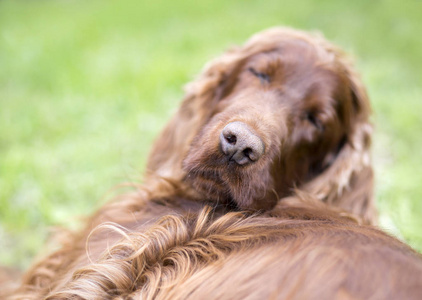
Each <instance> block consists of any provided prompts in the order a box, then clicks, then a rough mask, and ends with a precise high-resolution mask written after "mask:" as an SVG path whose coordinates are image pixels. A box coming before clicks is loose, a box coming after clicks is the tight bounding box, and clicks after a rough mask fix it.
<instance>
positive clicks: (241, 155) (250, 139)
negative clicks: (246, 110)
mask: <svg viewBox="0 0 422 300" xmlns="http://www.w3.org/2000/svg"><path fill="white" fill-rule="evenodd" d="M220 145H221V150H222V151H223V153H224V154H225V155H226V156H227V157H229V159H230V160H233V161H235V162H236V163H237V164H239V165H246V164H249V163H253V162H256V161H257V160H259V159H260V158H261V156H262V155H263V154H264V143H263V142H262V140H261V139H260V138H259V137H258V136H257V135H256V134H254V133H253V132H252V131H251V130H250V129H249V127H248V126H247V125H246V124H245V123H243V122H231V123H229V124H227V125H226V126H225V127H224V128H223V130H222V132H221V134H220Z"/></svg>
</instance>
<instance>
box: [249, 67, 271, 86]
mask: <svg viewBox="0 0 422 300" xmlns="http://www.w3.org/2000/svg"><path fill="white" fill-rule="evenodd" d="M248 71H249V72H251V73H252V74H253V75H255V76H256V77H258V78H259V79H260V80H261V83H270V81H271V78H270V76H268V75H267V74H265V73H261V72H258V71H257V70H255V69H254V68H252V67H251V68H248Z"/></svg>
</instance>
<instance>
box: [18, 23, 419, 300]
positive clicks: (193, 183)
mask: <svg viewBox="0 0 422 300" xmlns="http://www.w3.org/2000/svg"><path fill="white" fill-rule="evenodd" d="M369 114H370V104H369V100H368V98H367V95H366V92H365V89H364V87H363V85H362V83H361V81H360V79H359V76H358V75H357V74H356V72H355V71H354V69H353V67H352V65H351V63H350V61H349V59H348V58H347V57H346V56H345V55H344V54H343V53H342V51H341V50H339V49H337V48H336V47H334V46H333V45H331V44H330V43H328V42H327V41H326V40H325V39H323V38H322V37H321V36H320V35H311V34H308V33H304V32H301V31H297V30H292V29H287V28H273V29H270V30H267V31H264V32H261V33H259V34H257V35H255V36H253V37H252V38H251V39H250V40H249V41H248V42H247V43H246V44H245V45H244V46H241V47H237V48H233V49H231V50H229V51H228V52H226V53H225V54H223V55H222V56H221V57H219V58H217V59H215V60H214V61H212V62H210V63H209V64H208V65H207V66H206V67H205V69H204V71H203V72H202V74H200V75H199V76H198V78H197V79H196V80H194V81H193V82H192V83H190V84H188V85H187V87H186V96H185V98H184V101H183V103H182V105H181V107H180V109H179V110H178V112H177V113H176V115H175V116H174V117H173V118H172V120H171V121H170V122H169V124H168V125H167V126H166V128H165V129H164V131H163V133H162V134H161V136H160V137H159V138H158V140H157V141H156V142H155V144H154V146H153V149H152V151H151V154H150V157H149V160H148V165H147V174H146V178H145V182H144V186H143V187H136V192H135V193H133V194H132V195H126V196H124V197H121V198H120V199H117V200H116V201H114V202H112V203H110V204H108V205H106V206H104V207H103V208H101V209H100V210H99V211H98V212H97V213H96V214H95V215H94V216H92V217H91V218H90V220H89V222H88V223H87V226H86V227H85V229H84V230H82V231H79V232H73V233H69V234H68V235H67V236H66V237H65V238H63V240H62V242H61V246H60V248H59V249H58V250H56V251H54V252H53V253H51V254H49V256H47V257H46V258H43V259H42V260H40V261H39V262H38V263H36V264H35V265H34V266H33V267H32V268H31V269H30V270H29V271H28V272H27V273H26V274H25V276H24V278H23V281H22V285H21V287H20V288H19V290H18V291H17V292H16V293H15V298H17V299H39V298H42V297H47V298H48V299H61V298H66V297H69V298H73V297H75V298H78V297H80V298H86V299H96V298H104V299H109V298H110V299H111V298H114V299H127V298H129V299H131V297H132V296H133V298H134V299H136V298H143V297H146V298H153V297H154V298H155V297H157V298H163V299H164V298H166V299H177V298H180V299H183V298H186V297H188V296H192V297H193V298H195V297H196V296H198V297H199V298H202V296H204V295H207V294H206V293H205V292H210V293H211V292H212V293H214V292H215V293H217V286H216V285H215V284H216V283H215V282H221V284H222V289H221V290H220V292H219V293H221V295H226V296H225V298H230V297H229V295H231V294H230V293H231V292H230V288H231V286H230V285H233V284H237V283H239V284H241V285H245V284H249V283H251V288H252V287H255V289H254V290H256V293H255V292H253V290H252V289H251V290H247V289H245V290H244V291H242V292H245V293H251V294H250V295H251V297H252V298H254V297H253V295H258V294H260V295H264V294H263V293H270V294H268V296H269V297H270V296H271V295H279V296H280V297H279V298H286V297H287V298H289V295H293V296H297V297H299V296H300V295H311V294H312V293H313V292H314V289H316V288H317V287H316V284H317V283H322V282H324V281H322V278H325V277H324V276H330V274H334V273H331V272H340V273H338V274H343V275H342V276H344V278H346V279H347V280H349V279H350V280H351V277H353V276H351V275H348V273H347V272H348V271H347V270H349V269H347V268H349V267H351V265H350V259H349V258H346V257H349V256H350V255H351V256H353V255H354V254H353V249H351V248H350V247H346V246H342V245H341V243H343V242H346V240H347V237H348V236H351V238H352V240H356V241H357V242H359V243H362V241H366V240H370V239H373V240H375V241H376V242H374V245H373V246H370V247H372V248H371V249H373V250H375V249H376V246H377V245H383V247H384V246H385V248H386V249H389V250H388V251H390V252H392V253H393V255H397V257H398V258H397V259H398V260H400V259H402V257H404V258H403V260H404V261H405V262H406V263H405V264H407V261H411V260H412V259H414V257H417V255H416V254H415V253H414V252H412V251H411V250H410V249H409V248H407V247H406V246H405V245H402V244H401V243H400V242H398V241H396V240H394V239H393V238H390V237H388V236H386V235H385V234H383V233H381V232H379V231H377V230H375V229H371V228H370V227H364V226H363V227H360V226H358V225H356V224H354V223H353V222H352V221H350V220H349V221H347V220H346V219H354V220H359V222H360V223H362V224H374V223H375V222H376V211H375V208H374V203H373V199H372V176H373V175H372V168H371V161H370V154H369V147H370V141H371V131H372V127H371V125H370V123H369ZM227 132H228V133H229V134H227ZM236 139H237V144H236ZM233 145H237V146H236V147H238V145H242V147H243V145H246V148H244V147H243V148H234V149H235V150H230V149H233V147H232V146H233ZM230 147H232V148H230ZM227 149H229V150H227ZM239 149H240V150H239ZM231 151H232V152H231ZM233 151H234V152H233ZM239 155H240V156H239ZM298 195H300V197H299V196H298ZM302 198H311V199H313V200H312V201H311V202H312V203H313V204H312V209H308V208H306V207H304V208H303V212H301V210H300V209H297V208H294V207H291V208H288V207H286V208H283V209H280V207H284V206H285V205H287V203H290V202H292V201H293V202H295V200H292V199H302ZM289 199H290V200H289ZM315 205H316V206H318V205H321V207H320V206H318V207H319V209H318V210H315V208H314V206H315ZM204 207H212V212H213V213H212V214H210V213H209V212H208V210H207V209H205V210H204ZM233 211H243V213H241V212H233ZM245 214H253V216H252V217H244V215H245ZM340 214H341V215H342V216H345V217H341V216H340ZM351 216H355V217H351ZM308 218H310V219H308ZM345 220H346V221H345ZM94 228H97V229H95V230H93V229H94ZM106 228H112V229H113V230H108V231H107V230H101V229H106ZM337 236H338V237H337ZM331 237H333V240H332V244H331V242H329V241H330V240H331ZM325 242H327V243H328V244H327V245H332V246H330V247H333V248H332V249H336V250H335V251H333V252H332V253H331V254H330V255H329V256H328V257H327V258H324V259H322V260H321V261H320V262H318V257H322V256H323V254H324V253H326V252H329V251H328V250H327V249H329V247H328V246H324V245H325V244H324V243H325ZM347 243H349V242H347ZM284 244H285V245H286V247H284V246H283V247H282V245H284ZM349 245H350V244H349ZM314 247H316V249H317V250H316V252H314V251H310V250H311V249H313V248H314ZM327 247H328V248H327ZM277 249H279V250H277ZM397 249H401V250H397ZM276 250H277V251H276ZM296 250H297V252H296ZM356 251H357V252H356V253H360V252H359V251H362V253H365V255H366V254H367V253H366V252H365V251H366V250H365V251H364V250H356ZM380 251H381V250H380ZM386 251H387V250H386ZM258 253H262V254H260V255H258ZM295 253H296V254H295ZM306 253H314V254H309V255H310V256H309V257H307V256H306ZM312 255H315V257H314V258H312V257H311V256H312ZM368 255H369V254H368ZM368 257H369V256H368ZM255 258H257V262H260V263H262V265H260V263H256V264H255V263H253V262H252V261H251V260H253V259H255ZM342 259H344V260H345V261H344V263H343V265H342V268H340V269H339V270H338V271H336V270H335V268H334V264H336V263H341V261H342ZM368 259H370V258H368ZM272 260H273V261H274V262H275V264H276V265H278V266H280V269H279V270H278V271H277V272H279V273H277V272H276V274H277V275H276V276H275V277H274V278H273V279H271V280H269V281H268V289H265V286H267V277H268V278H269V277H271V276H270V273H269V270H273V269H274V266H271V267H270V265H271V264H270V262H271V261H272ZM302 260H304V262H303V264H302V263H301V261H302ZM323 262H324V264H323ZM365 262H366V260H362V262H360V263H362V264H365ZM313 263H315V266H312V264H313ZM301 264H302V265H301ZM227 266H232V267H233V269H230V268H229V267H227ZM265 266H267V267H269V269H268V270H267V269H266V267H265ZM281 266H285V267H281ZM317 266H319V267H320V268H319V267H317ZM374 266H375V265H374ZM243 268H245V269H243ZM246 268H250V269H246ZM380 268H381V266H380ZM385 268H386V267H385ZM397 268H398V269H397V270H399V269H400V268H401V267H400V266H399V265H398V266H397ZM415 268H416V267H415ZM301 269H303V270H306V269H309V270H310V271H311V274H312V272H316V273H315V274H318V276H322V277H321V279H318V280H316V281H315V284H314V283H312V282H311V281H310V280H309V278H308V277H307V276H305V275H306V273H304V272H302V271H301ZM317 269H321V271H318V272H319V273H318V272H317ZM236 270H237V271H236ZM245 270H249V271H248V272H252V273H251V274H256V276H255V275H253V276H252V275H251V276H250V277H248V276H247V275H246V273H248V272H246V271H245ZM294 270H296V271H295V273H293V274H295V275H294V276H293V277H294V278H290V279H287V277H290V276H287V274H289V272H293V271H294ZM350 270H352V269H350ZM371 270H372V271H371V272H377V271H376V270H375V269H371ZM383 270H384V269H383ZM397 270H395V269H394V270H392V271H391V272H392V273H391V274H393V275H394V274H396V272H401V271H400V270H401V269H400V270H399V271H397ZM415 270H416V269H415ZM237 272H241V273H242V274H240V273H239V274H238V273H237ZM245 272H246V273H245ZM353 272H355V271H353ZM356 272H357V273H359V272H358V271H356ZM357 273H356V274H357ZM335 274H337V273H335ZM380 274H383V273H380ZM231 275H233V276H231ZM240 275H241V276H240ZM393 275H392V276H393ZM207 276H209V278H213V279H212V282H210V283H209V284H208V283H207V284H205V282H204V281H203V280H204V279H205V278H206V277H207ZM227 276H228V277H227ZM238 276H240V277H238ZM356 276H357V275H356ZM383 276H384V275H383ZM386 276H387V275H386ZM394 276H395V275H394ZM230 277H232V278H230ZM216 278H222V279H223V278H224V281H221V280H217V279H216ZM283 278H284V279H286V280H287V281H285V282H286V283H288V284H283V285H282V286H281V285H278V284H279V283H280V282H284V279H283ZM394 278H395V277H394ZM394 278H393V279H394ZM346 279H345V280H346ZM393 279H392V280H393ZM201 280H202V282H201ZM394 280H395V279H394ZM237 281H239V282H237ZM248 282H249V283H248ZM336 282H337V281H336ZM400 282H401V281H400ZM252 283H253V284H252ZM361 283H362V284H364V282H361ZM204 284H205V285H206V286H203V285H204ZM304 284H306V286H303V285H304ZM400 284H401V283H400ZM201 286H202V287H201ZM213 287H215V289H214V288H213ZM338 287H339V285H338V284H337V285H336V283H333V289H332V290H327V293H334V294H332V295H338V294H335V293H351V295H354V293H355V292H356V293H358V292H357V291H359V293H360V292H361V289H360V288H356V287H354V286H352V287H350V289H349V288H345V289H344V290H343V288H342V289H340V290H339V289H338ZM367 288H368V289H369V290H370V287H367ZM263 289H265V291H263ZM355 289H357V290H356V291H355ZM185 290H186V293H188V292H187V291H191V292H189V293H188V294H186V293H185V292H184V291H185ZM302 292H303V293H305V294H301V293H302ZM198 293H199V294H198ZM201 293H202V294H201ZM224 293H227V294H224ZM272 293H274V294H272ZM359 293H358V294H357V295H361V294H359ZM70 295H74V296H70ZM129 295H132V296H129ZM201 295H202V296H201ZM209 295H212V294H209ZM216 295H217V294H216ZM245 295H246V294H245ZM265 295H267V294H265ZM283 295H284V296H283ZM321 295H323V294H321ZM327 295H328V294H327ZM330 295H331V294H330ZM362 295H364V294H362ZM365 295H366V294H365ZM194 296H195V297H194ZM198 297H196V299H199V298H198ZM213 298H214V297H213ZM215 298H219V297H215ZM223 298H224V297H223ZM240 298H242V297H240Z"/></svg>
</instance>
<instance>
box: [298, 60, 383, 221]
mask: <svg viewBox="0 0 422 300" xmlns="http://www.w3.org/2000/svg"><path fill="white" fill-rule="evenodd" d="M337 56H338V57H337V59H338V61H339V62H340V64H341V65H342V66H343V69H344V73H345V77H346V78H347V81H348V88H349V89H350V93H351V100H352V105H351V107H350V108H351V112H350V116H349V117H350V125H349V126H350V127H351V128H350V133H349V135H348V136H347V139H346V142H345V143H344V145H343V146H342V148H341V149H340V151H339V153H338V154H337V157H336V159H335V160H334V162H333V163H332V164H331V166H330V167H329V168H328V169H327V170H325V171H324V172H323V173H322V174H321V175H319V176H318V177H316V178H315V179H314V180H312V181H311V182H309V183H307V184H305V186H304V187H303V189H302V190H303V191H306V192H308V193H310V194H312V195H314V196H316V197H317V198H319V199H320V200H322V201H324V202H326V203H327V204H332V205H334V206H337V207H340V208H343V209H345V210H347V211H349V212H352V213H354V214H356V215H359V216H361V217H363V219H364V221H365V222H366V223H369V224H376V223H377V212H376V209H375V203H374V199H373V170H372V163H371V155H370V145H371V134H372V125H371V123H370V122H369V115H370V111H371V109H370V104H369V99H368V96H367V93H366V90H365V88H364V86H363V84H362V82H361V80H360V78H359V76H358V75H357V73H356V72H355V71H354V69H353V67H352V64H351V63H350V61H348V60H347V59H346V58H345V56H344V55H343V54H342V53H340V52H338V53H337Z"/></svg>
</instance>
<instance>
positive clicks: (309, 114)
mask: <svg viewBox="0 0 422 300" xmlns="http://www.w3.org/2000/svg"><path fill="white" fill-rule="evenodd" d="M306 120H308V121H309V123H311V124H312V125H313V126H315V127H316V128H317V129H318V130H320V131H322V130H324V125H323V124H322V123H321V121H320V120H319V119H318V117H317V116H316V114H315V113H313V112H307V113H306Z"/></svg>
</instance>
